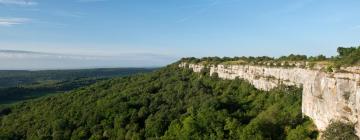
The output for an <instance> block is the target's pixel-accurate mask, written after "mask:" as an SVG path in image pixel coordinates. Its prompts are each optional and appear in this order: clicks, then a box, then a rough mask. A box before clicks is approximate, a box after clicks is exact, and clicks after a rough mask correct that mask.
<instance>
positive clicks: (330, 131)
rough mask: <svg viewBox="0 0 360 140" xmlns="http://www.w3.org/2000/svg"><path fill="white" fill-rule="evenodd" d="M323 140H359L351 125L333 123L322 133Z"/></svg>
mask: <svg viewBox="0 0 360 140" xmlns="http://www.w3.org/2000/svg"><path fill="white" fill-rule="evenodd" d="M323 133H324V134H323V138H324V139H325V140H359V138H358V137H357V136H356V134H355V128H354V125H353V124H349V123H343V122H339V121H333V122H332V123H331V124H330V125H329V126H328V127H327V128H326V130H325V131H324V132H323Z"/></svg>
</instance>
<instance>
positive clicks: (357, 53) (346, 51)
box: [181, 46, 360, 68]
mask: <svg viewBox="0 0 360 140" xmlns="http://www.w3.org/2000/svg"><path fill="white" fill-rule="evenodd" d="M337 52H338V55H337V56H332V57H326V56H324V55H318V56H306V55H295V54H290V55H288V56H281V57H279V58H275V57H268V56H259V57H232V58H231V57H223V58H220V57H203V58H200V59H198V58H195V57H190V58H183V59H182V60H181V61H182V62H190V63H200V62H203V63H206V64H215V65H216V64H220V63H224V62H231V61H240V63H241V62H242V63H246V64H258V63H259V62H286V61H288V62H292V61H307V62H317V61H327V62H329V63H330V65H331V66H332V67H336V68H339V67H341V66H352V65H359V64H360V46H359V47H350V48H345V47H339V48H338V49H337Z"/></svg>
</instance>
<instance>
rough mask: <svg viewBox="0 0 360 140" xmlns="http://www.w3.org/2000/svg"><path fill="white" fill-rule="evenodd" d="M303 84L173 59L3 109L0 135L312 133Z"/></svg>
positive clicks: (248, 138)
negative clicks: (258, 79) (225, 74)
mask: <svg viewBox="0 0 360 140" xmlns="http://www.w3.org/2000/svg"><path fill="white" fill-rule="evenodd" d="M316 137H317V131H316V128H315V126H314V125H313V123H312V122H311V121H310V120H309V119H308V118H306V117H305V118H303V116H302V113H301V89H298V88H294V87H280V88H277V89H274V90H272V91H269V92H265V91H259V90H257V89H255V88H254V87H253V86H252V85H250V84H249V83H248V82H246V81H243V80H240V79H236V80H221V79H219V78H218V77H216V76H212V77H210V76H208V72H206V71H204V72H202V73H200V74H199V73H193V72H192V71H191V70H189V69H180V68H178V67H177V65H176V64H173V65H170V66H168V67H166V68H162V69H160V70H157V71H155V72H152V73H149V74H141V75H136V76H128V77H122V78H115V79H111V80H105V81H101V82H98V83H96V84H93V85H91V86H88V87H85V88H80V89H77V90H74V91H72V92H69V93H65V94H58V95H54V96H48V97H43V98H41V99H36V100H34V101H29V102H23V103H18V104H16V105H13V106H10V107H6V108H2V109H1V110H0V139H2V140H10V139H11V140H13V139H15V140H16V139H36V140H42V139H43V140H48V139H58V140H61V139H73V140H85V139H92V140H107V139H112V140H118V139H134V140H136V139H214V140H215V139H241V140H253V139H258V140H261V139H274V140H275V139H289V140H306V139H315V138H316Z"/></svg>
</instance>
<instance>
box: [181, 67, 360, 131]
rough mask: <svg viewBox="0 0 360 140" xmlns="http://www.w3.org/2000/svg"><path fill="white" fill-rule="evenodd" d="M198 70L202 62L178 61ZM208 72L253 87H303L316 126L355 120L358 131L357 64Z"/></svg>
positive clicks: (304, 101)
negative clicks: (338, 69) (334, 67)
mask: <svg viewBox="0 0 360 140" xmlns="http://www.w3.org/2000/svg"><path fill="white" fill-rule="evenodd" d="M179 66H180V67H188V68H190V69H192V70H193V71H194V72H200V71H201V70H202V69H204V68H205V66H204V65H196V64H187V63H181V64H180V65H179ZM207 68H209V69H210V74H211V75H213V74H214V73H217V74H218V76H219V78H223V79H235V78H236V77H238V78H241V79H244V80H247V81H249V82H250V83H251V84H253V85H254V86H255V87H256V88H258V89H261V90H266V91H268V90H271V89H273V88H275V87H277V86H279V85H281V84H283V85H291V86H298V87H302V88H303V94H302V112H303V114H304V115H306V116H309V117H310V118H312V119H313V121H314V123H315V124H316V126H317V127H318V129H319V130H324V129H325V128H326V127H327V126H328V125H329V123H330V121H331V120H340V121H345V122H352V123H355V124H356V129H357V132H358V134H360V133H359V132H360V125H359V124H358V123H357V122H358V120H360V74H359V73H358V72H359V68H356V67H352V68H344V69H346V70H348V71H347V72H345V71H343V72H331V73H329V72H323V71H321V70H313V69H309V68H300V67H293V68H285V67H269V66H251V65H217V66H214V65H212V66H208V67H207Z"/></svg>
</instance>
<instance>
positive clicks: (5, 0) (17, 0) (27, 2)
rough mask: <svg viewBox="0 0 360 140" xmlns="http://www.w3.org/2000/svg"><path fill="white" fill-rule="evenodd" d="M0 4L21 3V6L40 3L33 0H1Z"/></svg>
mask: <svg viewBox="0 0 360 140" xmlns="http://www.w3.org/2000/svg"><path fill="white" fill-rule="evenodd" d="M0 4H5V5H20V6H34V5H38V3H37V2H34V1H31V0H0Z"/></svg>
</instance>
